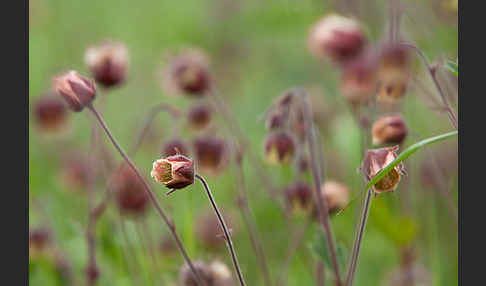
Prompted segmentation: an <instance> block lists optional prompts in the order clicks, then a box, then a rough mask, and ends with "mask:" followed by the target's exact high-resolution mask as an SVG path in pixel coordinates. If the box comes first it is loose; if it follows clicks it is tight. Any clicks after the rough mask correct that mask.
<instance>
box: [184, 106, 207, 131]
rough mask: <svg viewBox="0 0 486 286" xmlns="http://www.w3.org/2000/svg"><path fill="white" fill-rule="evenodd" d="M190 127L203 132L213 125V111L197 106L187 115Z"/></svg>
mask: <svg viewBox="0 0 486 286" xmlns="http://www.w3.org/2000/svg"><path fill="white" fill-rule="evenodd" d="M187 121H188V123H189V126H190V127H192V129H195V130H202V129H204V128H206V127H208V126H209V123H211V110H210V109H209V107H208V106H206V105H195V106H193V107H191V109H189V112H188V114H187Z"/></svg>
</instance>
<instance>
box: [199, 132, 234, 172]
mask: <svg viewBox="0 0 486 286" xmlns="http://www.w3.org/2000/svg"><path fill="white" fill-rule="evenodd" d="M193 147H194V152H195V155H196V162H197V165H198V168H200V169H201V171H202V172H205V173H208V174H213V175H216V174H218V173H219V172H220V171H221V170H223V168H224V167H225V166H226V164H227V163H228V159H229V158H228V157H229V156H228V147H227V145H226V142H225V141H224V139H222V138H218V137H212V136H209V135H206V136H203V137H199V138H197V139H196V140H194V144H193Z"/></svg>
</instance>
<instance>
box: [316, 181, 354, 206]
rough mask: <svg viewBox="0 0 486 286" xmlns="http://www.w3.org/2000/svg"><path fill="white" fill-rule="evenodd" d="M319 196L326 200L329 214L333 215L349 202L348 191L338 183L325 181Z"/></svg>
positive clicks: (343, 185)
mask: <svg viewBox="0 0 486 286" xmlns="http://www.w3.org/2000/svg"><path fill="white" fill-rule="evenodd" d="M321 194H322V197H323V198H324V199H326V200H327V206H328V209H329V213H334V212H335V211H338V210H340V209H342V208H344V207H345V206H346V205H347V204H348V202H349V189H348V187H347V186H346V185H345V184H343V183H340V182H336V181H331V180H328V181H326V182H325V183H324V184H323V185H322V186H321Z"/></svg>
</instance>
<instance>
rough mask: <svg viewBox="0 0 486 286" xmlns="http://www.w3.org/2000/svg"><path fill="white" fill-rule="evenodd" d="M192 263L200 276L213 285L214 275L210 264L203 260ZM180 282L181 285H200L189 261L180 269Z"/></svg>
mask: <svg viewBox="0 0 486 286" xmlns="http://www.w3.org/2000/svg"><path fill="white" fill-rule="evenodd" d="M192 264H193V265H194V268H195V269H196V272H197V273H198V274H199V277H201V279H202V280H204V282H206V285H208V286H211V285H213V284H212V283H213V277H212V276H213V275H212V273H211V269H210V268H209V266H208V265H207V264H206V263H204V262H202V261H201V260H195V261H193V262H192ZM179 283H180V285H181V286H198V283H197V280H196V278H195V277H194V273H193V272H192V270H191V268H190V267H189V265H188V264H187V263H185V264H184V265H182V267H181V269H180V270H179Z"/></svg>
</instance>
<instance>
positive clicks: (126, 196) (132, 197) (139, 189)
mask: <svg viewBox="0 0 486 286" xmlns="http://www.w3.org/2000/svg"><path fill="white" fill-rule="evenodd" d="M112 182H113V192H114V194H115V198H116V202H117V205H118V208H119V209H120V211H121V212H122V213H126V214H134V215H136V214H142V213H143V212H144V211H145V210H146V208H147V206H148V205H149V197H148V195H147V192H146V191H145V188H144V185H143V183H142V182H141V181H140V179H139V178H138V177H137V175H136V174H135V172H134V171H133V170H132V169H131V168H130V167H128V166H127V165H125V164H123V165H122V166H121V167H120V168H119V169H118V170H117V171H116V172H115V174H114V175H113V179H112Z"/></svg>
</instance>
